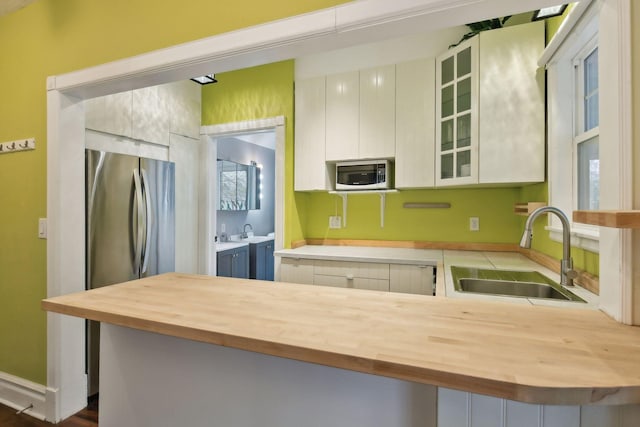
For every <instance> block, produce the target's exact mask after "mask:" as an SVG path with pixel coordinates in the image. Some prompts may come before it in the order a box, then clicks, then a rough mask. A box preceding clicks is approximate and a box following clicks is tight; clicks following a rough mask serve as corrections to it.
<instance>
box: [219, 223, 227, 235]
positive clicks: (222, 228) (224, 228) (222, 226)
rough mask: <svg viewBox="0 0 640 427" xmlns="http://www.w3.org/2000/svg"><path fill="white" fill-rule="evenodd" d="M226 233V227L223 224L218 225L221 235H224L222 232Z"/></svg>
mask: <svg viewBox="0 0 640 427" xmlns="http://www.w3.org/2000/svg"><path fill="white" fill-rule="evenodd" d="M226 231H227V226H226V225H224V222H223V223H222V224H220V232H221V233H224V232H226Z"/></svg>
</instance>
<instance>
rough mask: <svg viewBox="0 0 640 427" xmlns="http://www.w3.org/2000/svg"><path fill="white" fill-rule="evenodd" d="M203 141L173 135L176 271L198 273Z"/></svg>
mask: <svg viewBox="0 0 640 427" xmlns="http://www.w3.org/2000/svg"><path fill="white" fill-rule="evenodd" d="M199 148H200V144H199V140H197V139H192V138H187V137H184V136H180V135H171V141H170V145H169V160H170V161H172V162H174V163H175V197H176V201H175V202H176V208H175V215H176V271H177V272H180V273H191V274H197V273H198V236H199V234H198V171H199V169H198V164H199V158H200V155H199Z"/></svg>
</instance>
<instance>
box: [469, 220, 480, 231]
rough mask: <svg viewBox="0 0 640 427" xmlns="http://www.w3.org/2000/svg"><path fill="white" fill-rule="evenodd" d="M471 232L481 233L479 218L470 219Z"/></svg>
mask: <svg viewBox="0 0 640 427" xmlns="http://www.w3.org/2000/svg"><path fill="white" fill-rule="evenodd" d="M469 230H470V231H480V218H478V217H477V216H472V217H470V218H469Z"/></svg>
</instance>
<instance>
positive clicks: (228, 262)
mask: <svg viewBox="0 0 640 427" xmlns="http://www.w3.org/2000/svg"><path fill="white" fill-rule="evenodd" d="M272 253H273V252H272ZM217 261H218V264H217V274H216V275H217V276H224V277H239V278H243V279H248V278H249V246H248V245H245V246H241V247H239V248H233V249H227V250H226V251H220V252H218V253H217ZM271 269H272V271H273V267H271ZM272 277H273V273H272Z"/></svg>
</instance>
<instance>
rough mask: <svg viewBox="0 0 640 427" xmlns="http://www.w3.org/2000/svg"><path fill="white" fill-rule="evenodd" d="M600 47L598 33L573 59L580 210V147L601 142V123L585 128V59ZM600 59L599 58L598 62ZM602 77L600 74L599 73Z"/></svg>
mask: <svg viewBox="0 0 640 427" xmlns="http://www.w3.org/2000/svg"><path fill="white" fill-rule="evenodd" d="M596 49H598V36H597V34H596V35H595V36H594V37H592V38H591V40H589V41H588V42H587V43H586V44H585V45H584V46H583V47H582V49H581V50H580V52H579V53H578V55H577V56H576V57H575V58H574V60H573V65H574V76H575V77H574V83H575V84H574V88H575V94H574V97H573V100H574V108H573V112H574V119H573V120H574V124H575V131H574V137H573V168H574V170H573V208H574V210H579V209H580V207H579V200H580V182H579V176H580V174H579V165H578V161H579V158H578V148H579V146H580V144H582V143H584V142H588V141H591V140H592V139H593V138H598V145H599V144H600V125H599V124H598V126H596V127H594V128H591V129H589V130H586V131H585V130H584V128H585V91H584V86H585V81H584V80H585V79H584V77H585V69H584V62H585V60H586V59H587V58H588V57H589V56H590V55H591V54H592V53H593V52H594V51H595V50H596ZM599 62H600V60H599V59H598V63H599ZM598 78H600V75H598ZM599 90H600V84H598V91H599ZM581 227H584V228H585V229H591V230H592V231H595V232H596V233H597V231H598V227H595V226H589V225H585V224H582V225H581Z"/></svg>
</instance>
